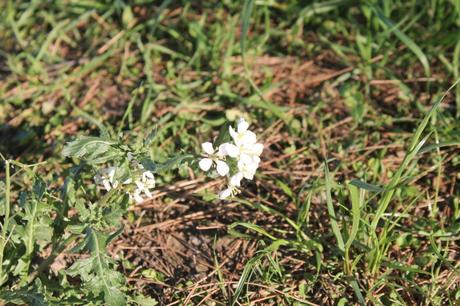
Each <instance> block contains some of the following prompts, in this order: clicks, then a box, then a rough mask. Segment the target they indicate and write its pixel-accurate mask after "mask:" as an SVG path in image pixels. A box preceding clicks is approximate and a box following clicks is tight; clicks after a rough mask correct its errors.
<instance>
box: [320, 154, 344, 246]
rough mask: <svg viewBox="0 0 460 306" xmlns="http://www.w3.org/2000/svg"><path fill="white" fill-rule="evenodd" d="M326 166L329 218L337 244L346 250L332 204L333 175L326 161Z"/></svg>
mask: <svg viewBox="0 0 460 306" xmlns="http://www.w3.org/2000/svg"><path fill="white" fill-rule="evenodd" d="M324 167H325V180H326V204H327V211H328V213H329V218H330V221H331V227H332V232H333V233H334V236H335V238H336V239H337V244H338V247H339V249H340V250H341V251H342V252H344V251H345V244H344V242H343V237H342V233H341V232H340V229H339V225H338V223H337V217H336V216H335V211H334V205H333V204H332V195H331V189H332V185H333V184H332V177H331V174H330V173H329V167H328V166H327V163H326V162H325V163H324Z"/></svg>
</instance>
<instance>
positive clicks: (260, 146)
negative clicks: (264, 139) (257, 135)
mask: <svg viewBox="0 0 460 306" xmlns="http://www.w3.org/2000/svg"><path fill="white" fill-rule="evenodd" d="M252 150H253V152H254V154H255V155H260V154H262V151H263V150H264V145H263V144H261V143H256V144H255V145H254V146H253V147H252Z"/></svg>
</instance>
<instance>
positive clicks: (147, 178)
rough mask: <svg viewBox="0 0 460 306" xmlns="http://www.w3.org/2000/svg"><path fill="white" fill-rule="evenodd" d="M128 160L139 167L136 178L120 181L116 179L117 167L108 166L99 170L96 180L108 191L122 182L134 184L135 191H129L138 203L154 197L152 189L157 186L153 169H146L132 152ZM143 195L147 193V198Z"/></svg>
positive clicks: (130, 195)
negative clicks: (134, 157)
mask: <svg viewBox="0 0 460 306" xmlns="http://www.w3.org/2000/svg"><path fill="white" fill-rule="evenodd" d="M128 160H129V161H130V162H131V165H133V166H134V167H136V168H137V175H136V177H135V178H134V179H132V178H129V179H127V180H125V181H123V182H121V183H120V182H119V181H117V180H116V179H115V172H116V171H117V167H107V168H102V169H100V170H99V171H98V174H96V175H95V176H94V181H95V183H96V184H98V185H100V186H101V187H103V188H104V189H105V190H106V191H110V190H111V189H113V188H117V187H118V186H119V185H120V184H121V185H127V186H126V187H128V185H132V184H134V186H133V188H131V190H132V189H134V191H132V192H127V193H128V194H129V197H130V198H131V199H134V200H135V201H136V202H137V203H141V202H143V201H145V200H146V199H148V198H151V197H152V193H151V192H150V189H152V188H154V187H155V177H154V175H153V173H152V172H151V171H149V170H145V169H144V166H142V165H141V164H140V163H139V162H138V161H137V160H135V159H133V157H132V154H130V153H128ZM133 182H134V183H133ZM142 195H145V196H146V198H144V197H143V196H142Z"/></svg>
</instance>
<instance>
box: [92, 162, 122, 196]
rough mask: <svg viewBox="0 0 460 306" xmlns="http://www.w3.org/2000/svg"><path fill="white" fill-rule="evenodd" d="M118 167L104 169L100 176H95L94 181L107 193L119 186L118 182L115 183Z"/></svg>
mask: <svg viewBox="0 0 460 306" xmlns="http://www.w3.org/2000/svg"><path fill="white" fill-rule="evenodd" d="M116 170H117V168H116V167H108V168H102V169H101V170H100V171H99V173H98V174H96V175H95V176H94V181H95V183H96V184H98V185H102V186H103V187H104V189H105V190H106V191H110V190H112V188H116V187H117V186H118V182H117V181H115V179H114V177H115V171H116Z"/></svg>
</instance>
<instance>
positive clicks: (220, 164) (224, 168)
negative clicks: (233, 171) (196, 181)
mask: <svg viewBox="0 0 460 306" xmlns="http://www.w3.org/2000/svg"><path fill="white" fill-rule="evenodd" d="M216 165H217V167H216V169H217V173H219V175H220V176H224V175H227V173H228V171H230V168H229V167H228V165H227V163H225V162H224V161H221V160H218V161H216Z"/></svg>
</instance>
